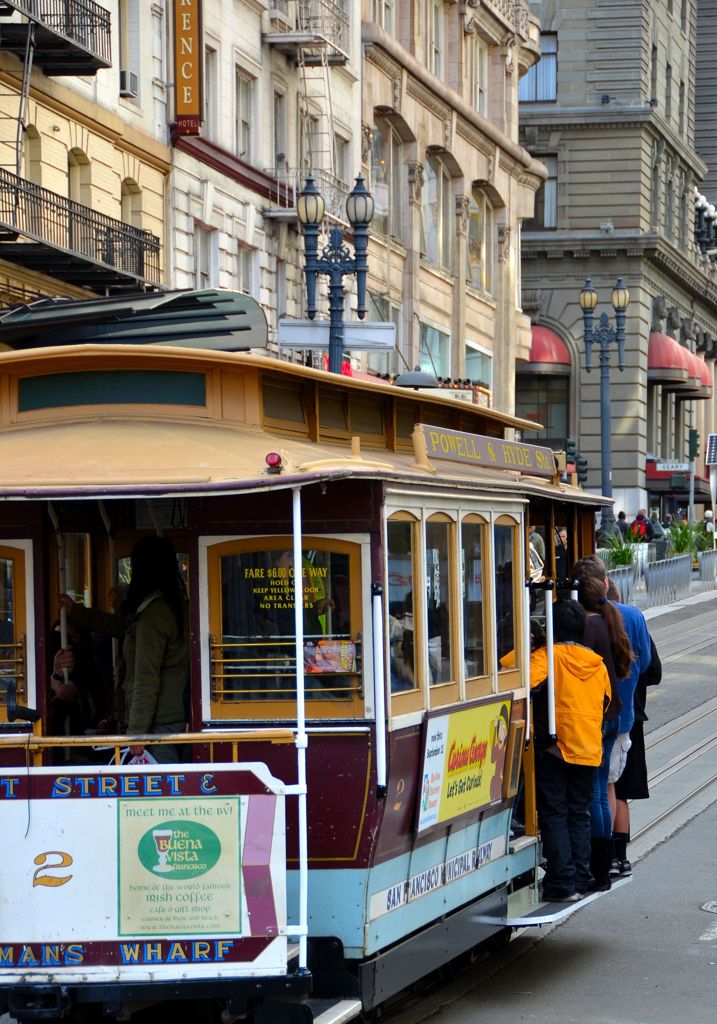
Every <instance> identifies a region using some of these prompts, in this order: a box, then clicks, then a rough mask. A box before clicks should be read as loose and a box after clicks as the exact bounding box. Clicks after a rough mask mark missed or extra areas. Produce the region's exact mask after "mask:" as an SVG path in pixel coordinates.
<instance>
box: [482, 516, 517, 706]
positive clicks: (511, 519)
mask: <svg viewBox="0 0 717 1024" xmlns="http://www.w3.org/2000/svg"><path fill="white" fill-rule="evenodd" d="M497 526H508V527H510V528H511V529H512V531H513V534H512V538H511V550H512V559H513V564H512V577H511V578H512V594H513V596H514V597H516V596H518V595H521V594H522V593H523V581H524V579H525V570H524V558H525V544H524V532H525V531H524V525H523V524H521V521H520V519H519V517H517V516H514V515H513V514H512V513H508V512H503V513H500V514H499V515H496V516H493V517H492V521H491V527H492V529H491V531H490V533H491V537H490V551H491V564H490V575H491V579H492V581H493V614H492V616H491V632H492V634H493V635H492V644H493V667H494V671H495V677H496V680H497V690H496V692H497V693H505V692H507V691H508V690H514V691H515V690H519V689H521V686H520V676H521V672H522V669H523V665H522V662H523V653H522V652H523V645H522V643H521V637H522V636H523V616H524V614H525V611H524V604H523V602H522V601H521V600H518V602H517V604H516V603H515V602H514V603H513V620H514V625H513V640H514V642H515V647H514V649H515V652H516V658H515V668H501V666H500V662H499V660H498V628H497V613H498V598H497V587H496V576H495V573H496V556H495V529H496V527H497Z"/></svg>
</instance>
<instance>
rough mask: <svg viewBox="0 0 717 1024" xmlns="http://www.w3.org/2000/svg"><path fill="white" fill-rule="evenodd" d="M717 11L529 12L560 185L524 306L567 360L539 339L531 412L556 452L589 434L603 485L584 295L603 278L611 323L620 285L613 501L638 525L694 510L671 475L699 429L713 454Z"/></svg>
mask: <svg viewBox="0 0 717 1024" xmlns="http://www.w3.org/2000/svg"><path fill="white" fill-rule="evenodd" d="M709 6H710V5H705V4H700V5H699V7H698V4H697V3H696V2H695V0H684V2H678V0H675V2H672V0H649V2H648V0H626V2H625V3H622V4H619V5H615V4H603V3H595V2H594V0H576V2H574V3H571V4H570V5H564V4H558V3H556V2H554V0H538V2H535V3H531V5H530V7H531V11H532V13H533V14H534V15H535V16H536V17H537V18H539V20H540V23H541V46H542V50H543V58H542V60H541V62H540V63H539V64H538V65H537V66H536V68H535V69H534V70H533V71H531V72H529V73H528V75H527V76H526V77H525V79H524V80H523V82H522V84H521V104H520V124H521V135H520V138H521V141H522V142H523V144H524V145H525V146H526V147H527V148H528V149H529V150H530V152H531V153H533V154H534V155H535V156H537V157H538V158H539V159H541V160H542V161H543V163H544V164H545V166H546V169H547V171H548V179H547V180H546V183H545V185H544V186H543V188H542V189H541V191H540V193H539V194H538V196H537V199H536V210H535V215H534V217H533V218H532V219H531V220H529V221H527V222H526V223H524V225H523V243H522V249H523V296H524V308H526V309H528V310H529V311H530V313H531V316H532V318H533V323H534V326H539V327H540V328H541V329H543V331H548V332H550V335H551V336H552V338H553V339H554V340H555V347H556V351H557V352H558V355H555V354H553V355H552V356H547V357H546V356H545V354H544V352H545V351H546V349H545V345H544V344H543V343H542V342H540V339H541V338H543V341H544V335H543V334H539V335H538V340H539V344H538V345H537V347H536V344H535V342H534V349H535V351H534V352H533V359H534V360H535V362H534V363H533V362H531V361H530V360H529V361H528V362H526V363H525V364H523V365H521V366H519V369H518V375H517V401H516V411H517V412H518V414H520V415H524V416H529V417H532V418H535V419H537V420H539V421H542V422H544V423H547V424H549V426H548V428H547V429H546V431H545V432H544V436H548V437H550V440H551V442H552V443H553V444H554V445H555V446H556V447H562V446H563V444H564V439H565V437H566V436H573V437H575V438H576V439H577V441H578V446H579V449H580V451H581V453H582V454H584V455H585V456H587V458H588V465H589V476H588V483H589V486H590V487H591V488H592V489H596V490H597V489H599V487H600V481H601V474H600V402H599V372H598V371H597V370H596V369H593V372H592V373H591V374H588V373H587V372H586V369H585V356H584V344H583V322H582V314H581V310H580V307H579V304H578V294H579V292H580V289H581V288H582V287H583V284H584V282H585V280H586V278H591V280H592V285H593V288H594V289H595V290H596V291H597V292H598V295H599V298H600V304H599V306H598V308H597V310H596V313H597V314H599V313H600V312H601V311H605V310H606V311H608V312H609V313H610V315H611V318H612V308H611V305H610V295H611V290H612V288H613V287H614V285H615V282H616V278H617V277H618V276H621V277H622V278H623V280H624V283H625V285H626V286H627V287H628V288H629V291H630V305H629V308H628V311H627V320H626V335H627V338H626V348H625V369H624V372H622V373H620V372H619V370H618V366H617V362H618V360H617V351H616V350H615V349H614V348H613V352H612V356H611V399H612V420H611V425H610V426H611V429H610V434H611V438H612V476H613V481H612V483H613V494H614V497H615V499H616V507H617V508H618V509H619V508H624V509H625V511H626V513H627V514H628V516H630V515H632V514H634V513H636V512H637V510H638V508H640V507H642V506H645V505H647V504H649V506H650V507H653V508H659V509H660V511H661V512H665V511H668V510H672V509H673V508H674V507H678V506H684V505H686V504H687V489H686V478H685V477H684V474H682V473H679V472H675V471H674V470H675V468H676V467H675V466H673V467H670V468H664V469H662V468H660V467H669V464H670V463H675V464H677V465H678V466H679V465H681V464H683V463H685V462H687V460H688V437H689V431H690V429H693V430H694V429H696V430H698V432H699V434H700V436H701V438H702V451H703V452H704V439H705V436H706V434H707V433H709V432H710V431H713V430H715V429H716V424H717V420H716V419H715V414H716V410H715V404H714V398H713V397H712V393H713V392H712V381H713V377H714V370H715V363H714V360H715V357H716V356H717V288H716V286H717V272H716V270H715V262H714V259H713V256H714V253H712V254H711V255H710V254H709V250H710V238H711V237H712V235H711V234H710V233H709V232H708V231H707V230H706V226H705V217H704V212H700V211H701V209H702V207H705V208H706V209H707V210H709V204H710V202H711V200H710V199H709V195H708V196H707V197H706V199H705V198H704V197H703V198H700V194H701V192H702V190H703V188H707V185H705V186H703V185H702V184H701V183H702V182H703V181H708V180H709V179H706V175H707V174H708V166H707V164H706V163H705V161H704V160H703V158H702V156H701V155H700V154H699V152H698V143H697V140H696V133H695V127H696V124H698V123H699V120H700V110H699V108H698V101H699V99H700V97H701V96H702V95H704V91H703V90H704V86H705V79H704V76H705V75H710V74H714V73H713V72H712V69H711V67H710V66H709V64H708V62H706V61H701V62H700V59H699V51H698V49H697V39H698V36H700V37H701V34H702V32H703V31H704V30H705V28H706V23H705V18H706V17H707V15H706V14H705V8H708V7H709ZM699 8H703V10H702V11H700V10H699ZM709 17H710V18H713V17H714V15H711V14H710V15H709ZM698 66H699V67H701V69H702V71H701V73H702V75H703V78H702V81H701V80H700V77H699V75H698ZM705 155H707V154H705ZM665 338H666V339H667V340H666V341H664V340H663V339H665ZM673 343H674V347H673ZM561 346H562V347H561ZM541 353H543V354H541ZM546 358H548V359H549V360H550V363H551V365H550V366H549V367H547V371H548V372H547V373H546V366H545V363H544V360H545V359H546ZM541 361H542V362H541ZM594 362H596V360H594ZM536 371H537V373H536ZM538 374H540V375H541V378H542V383H540V384H538V383H537V380H538ZM696 489H697V501H698V503H699V502H701V501H703V500H705V496H706V495H707V494H708V487H707V483H706V474H705V471H704V462H703V460H702V462H701V463H700V462H698V479H697V488H696Z"/></svg>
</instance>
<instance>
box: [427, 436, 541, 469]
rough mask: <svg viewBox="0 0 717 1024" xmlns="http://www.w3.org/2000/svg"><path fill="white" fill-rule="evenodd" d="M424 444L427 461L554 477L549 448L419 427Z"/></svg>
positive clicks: (498, 438) (497, 438)
mask: <svg viewBox="0 0 717 1024" xmlns="http://www.w3.org/2000/svg"><path fill="white" fill-rule="evenodd" d="M418 429H420V430H422V431H423V436H424V438H425V441H426V454H427V455H428V458H429V459H444V460H447V461H449V462H463V463H467V464H471V465H474V466H486V467H489V468H491V469H512V470H516V471H517V472H519V473H528V474H530V475H531V476H544V477H552V476H554V475H555V457H554V454H553V450H552V448H543V447H541V446H539V445H535V444H524V443H523V442H522V441H504V440H502V439H501V438H500V437H485V436H483V435H482V434H467V433H464V432H463V431H461V430H448V429H447V428H445V427H431V426H428V424H426V423H421V424H418Z"/></svg>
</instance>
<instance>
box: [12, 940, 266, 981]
mask: <svg viewBox="0 0 717 1024" xmlns="http://www.w3.org/2000/svg"><path fill="white" fill-rule="evenodd" d="M273 941H274V939H272V938H267V937H264V936H256V937H253V938H246V939H241V938H235V939H187V938H182V939H172V938H166V939H151V940H146V939H145V940H141V941H137V940H136V939H127V940H125V941H124V942H48V943H42V942H35V943H26V942H17V943H13V942H9V943H4V944H3V946H2V957H1V958H0V981H2V969H3V968H5V969H8V968H10V969H12V968H17V967H18V966H21V967H47V968H49V969H53V970H54V969H56V968H60V969H61V968H62V967H78V966H79V965H82V964H85V965H87V966H88V967H91V966H95V967H96V966H102V965H104V964H117V965H118V966H123V967H146V966H147V965H148V964H179V963H187V964H198V963H214V964H216V963H242V962H244V963H246V962H250V961H252V960H256V958H257V957H258V956H259V955H260V954H261V953H263V952H264V950H265V949H266V948H267V946H269V945H270V944H271V943H272V942H273Z"/></svg>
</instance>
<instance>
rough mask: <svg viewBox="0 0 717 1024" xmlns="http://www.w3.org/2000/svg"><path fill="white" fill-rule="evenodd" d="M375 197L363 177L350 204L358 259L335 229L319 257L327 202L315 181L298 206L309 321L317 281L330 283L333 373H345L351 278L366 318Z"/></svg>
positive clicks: (308, 183)
mask: <svg viewBox="0 0 717 1024" xmlns="http://www.w3.org/2000/svg"><path fill="white" fill-rule="evenodd" d="M373 209H374V201H373V196H372V195H371V193H370V192H369V191H368V189H367V188H366V183H365V182H364V180H363V178H362V177H361V175H359V176H358V178H357V179H356V184H355V185H354V189H353V192H351V194H350V195H349V197H348V199H347V200H346V217H347V218H348V221H349V224H351V227H352V228H353V234H354V255H353V256H351V254H350V252H349V250H348V249H347V247H346V246H345V245H344V240H343V232H342V231H341V229H340V228H333V229H332V231H331V233H330V235H329V244H328V245H327V246H325V247H324V249H323V251H322V252H321V254H319V225H320V224H321V221H322V219H323V216H324V210H325V204H324V200H323V198H322V196H321V194H320V192H319V190H318V189H317V187H316V184H315V182H314V179H313V178H312V177H311V176H309V177H308V178H307V179H306V184H305V185H304V189H303V191H302V192H301V194H300V195H299V198H298V200H297V203H296V212H297V214H298V217H299V220H300V222H301V226H302V228H303V230H304V252H305V254H306V301H307V310H306V313H307V316H308V317H309V320H313V319H314V318H315V317H316V312H317V310H316V277H317V275H318V274H326V276H327V277H328V279H329V371H330V372H331V373H341V359H342V356H343V342H344V288H343V279H344V277H345V276H346V275H347V274H355V275H356V286H357V292H358V309H357V310H356V312H357V313H358V318H359V320H363V318H364V317H365V316H366V312H367V309H366V273H367V271H368V255H367V253H368V226H369V224H370V223H371V218H372V217H373Z"/></svg>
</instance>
